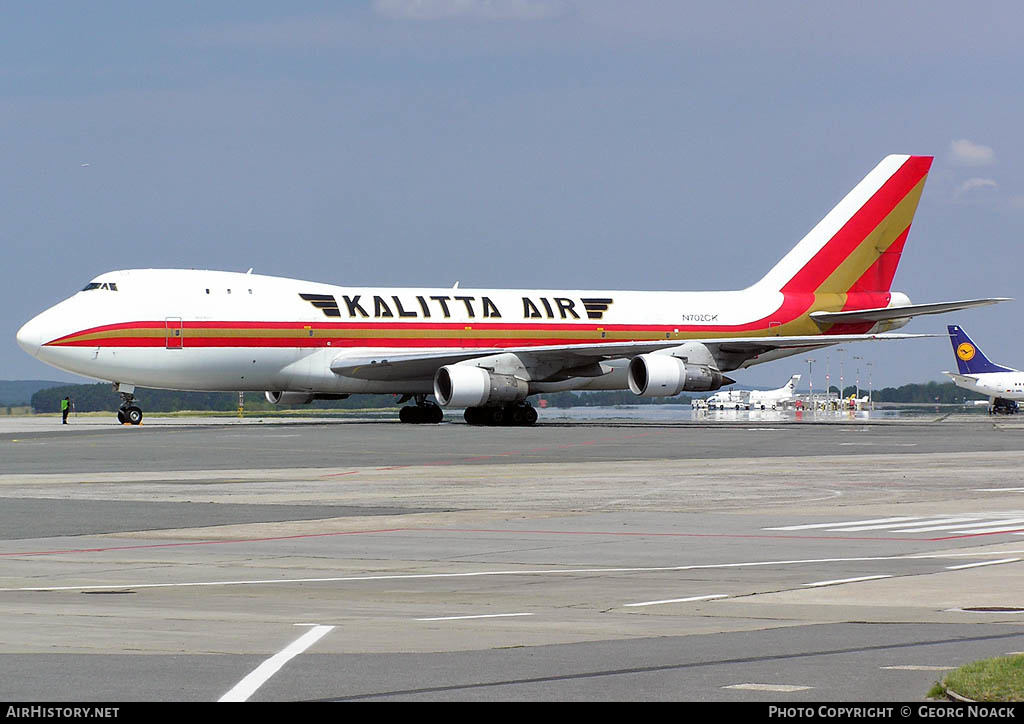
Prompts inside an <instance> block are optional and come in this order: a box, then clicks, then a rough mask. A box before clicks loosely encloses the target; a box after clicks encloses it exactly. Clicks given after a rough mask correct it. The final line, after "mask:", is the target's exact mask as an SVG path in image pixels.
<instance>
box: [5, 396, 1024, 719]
mask: <svg viewBox="0 0 1024 724" xmlns="http://www.w3.org/2000/svg"><path fill="white" fill-rule="evenodd" d="M1022 435H1024V425H1021V424H1019V423H1016V422H1015V421H1013V420H1004V419H991V418H986V417H984V416H962V417H961V416H955V415H954V416H946V415H935V416H930V417H921V418H915V419H912V420H899V421H882V422H880V421H869V420H864V421H861V420H845V421H836V420H835V419H832V418H829V419H828V420H825V419H822V420H820V421H818V422H813V421H812V420H806V421H804V422H801V423H795V422H793V421H791V420H790V421H779V420H774V421H773V420H765V419H750V418H745V419H728V420H726V419H708V418H702V417H699V416H698V417H694V418H693V419H687V420H683V421H680V422H677V423H667V422H665V423H631V422H607V421H606V422H596V423H579V422H573V423H567V424H562V423H555V422H545V423H543V424H540V425H538V426H537V427H534V428H472V427H469V426H467V425H464V424H459V423H446V424H442V425H437V426H433V425H426V426H406V425H399V424H396V423H393V422H383V421H376V422H374V421H360V420H347V419H346V420H319V421H280V420H271V419H266V420H258V419H247V420H245V421H244V422H231V423H227V422H222V423H221V424H208V423H204V422H203V421H202V420H185V421H182V420H174V421H170V420H168V421H166V422H164V421H161V420H159V419H158V418H155V417H153V418H147V420H146V424H145V425H144V426H143V427H141V428H131V427H121V426H117V425H116V424H111V423H110V422H109V421H107V420H103V419H99V418H82V419H80V420H78V421H75V424H72V425H69V426H67V427H63V428H62V426H60V425H59V424H56V423H55V422H54V420H53V418H48V419H47V418H35V419H32V420H30V421H29V422H26V423H25V424H20V425H19V424H18V423H17V422H11V421H0V589H2V590H0V627H2V630H3V632H4V636H3V637H2V639H3V640H2V642H0V661H2V662H3V669H4V671H5V676H4V677H3V678H2V681H0V696H2V697H4V698H6V699H8V700H21V701H38V700H74V701H85V700H102V701H128V700H146V701H153V700H205V701H211V700H218V699H220V698H222V697H227V698H229V699H230V698H235V699H241V698H244V699H247V700H250V701H260V700H264V701H269V700H298V699H329V700H346V699H370V700H403V699H413V700H427V699H435V700H691V701H696V700H712V701H714V700H718V701H721V700H758V701H880V700H893V701H908V700H910V701H912V700H920V699H922V698H923V697H924V695H925V693H926V692H927V689H928V687H929V685H930V684H931V683H932V682H934V681H935V680H938V679H939V678H941V676H942V673H943V672H944V671H946V670H948V669H949V668H951V667H955V666H958V665H960V664H963V663H966V662H967V661H970V660H973V659H977V658H983V657H988V656H995V655H1001V654H1004V653H1008V652H1011V651H1024V619H1022V618H1021V616H1024V612H1020V611H1022V610H1024V577H1022V576H1021V572H1022V570H1024V539H1022V538H1021V534H1022V533H1024V474H1022V473H1021V470H1022V469H1024V467H1022V463H1024V452H1022V447H1024V446H1022V445H1021V442H1022Z"/></svg>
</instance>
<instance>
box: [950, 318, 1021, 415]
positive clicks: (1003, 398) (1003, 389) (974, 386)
mask: <svg viewBox="0 0 1024 724" xmlns="http://www.w3.org/2000/svg"><path fill="white" fill-rule="evenodd" d="M946 329H947V331H948V332H949V341H950V343H952V345H953V353H954V354H955V355H956V364H957V367H958V369H959V374H957V373H954V372H943V373H942V374H944V375H946V376H948V377H949V378H950V379H951V380H953V384H955V385H956V386H957V387H963V388H964V389H965V390H971V391H972V392H980V393H981V394H983V395H988V398H989V403H988V404H989V408H988V411H989V413H990V414H991V413H997V412H1008V413H1013V412H1016V411H1017V402H1016V400H1024V372H1022V371H1020V370H1015V369H1013V368H1012V367H1003V366H1002V365H997V364H994V363H993V362H989V360H988V358H987V357H986V356H985V354H984V353H983V352H982V351H981V347H979V346H978V345H976V344H975V343H974V342H972V341H971V338H970V337H968V336H967V332H965V331H964V330H963V328H961V327H958V326H956V325H952V324H951V325H949V326H948V327H947V328H946Z"/></svg>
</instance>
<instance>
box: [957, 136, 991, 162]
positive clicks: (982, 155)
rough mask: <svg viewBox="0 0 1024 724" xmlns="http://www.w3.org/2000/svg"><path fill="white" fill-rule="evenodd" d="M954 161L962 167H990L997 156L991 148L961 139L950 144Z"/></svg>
mask: <svg viewBox="0 0 1024 724" xmlns="http://www.w3.org/2000/svg"><path fill="white" fill-rule="evenodd" d="M949 150H950V154H951V155H952V157H953V161H954V162H956V163H958V164H960V165H962V166H988V165H989V164H991V163H993V162H995V159H996V154H995V151H993V150H992V149H991V148H990V147H989V146H982V145H981V144H980V143H974V142H973V141H968V140H967V139H966V138H961V139H960V140H959V141H953V142H951V143H950V144H949Z"/></svg>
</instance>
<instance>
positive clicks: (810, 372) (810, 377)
mask: <svg viewBox="0 0 1024 724" xmlns="http://www.w3.org/2000/svg"><path fill="white" fill-rule="evenodd" d="M804 362H806V363H807V389H808V391H809V394H808V397H809V398H810V400H811V409H812V410H813V409H814V363H815V362H817V360H814V359H811V358H810V357H806V358H804Z"/></svg>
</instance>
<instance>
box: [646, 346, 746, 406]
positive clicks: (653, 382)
mask: <svg viewBox="0 0 1024 724" xmlns="http://www.w3.org/2000/svg"><path fill="white" fill-rule="evenodd" d="M726 379H728V378H726V377H724V376H723V375H722V373H721V372H719V371H718V370H716V369H713V368H711V367H708V366H707V365H692V364H687V363H686V362H683V361H682V360H681V359H679V358H678V357H673V356H671V355H667V354H641V355H637V356H636V357H634V358H633V359H632V360H630V362H629V373H628V375H627V380H628V381H629V389H630V390H632V391H633V394H634V395H639V396H640V397H671V396H672V395H678V394H679V393H680V392H682V391H683V390H688V391H692V392H706V391H709V390H717V389H718V388H719V387H721V386H722V384H723V383H724V382H725V380H726Z"/></svg>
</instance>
